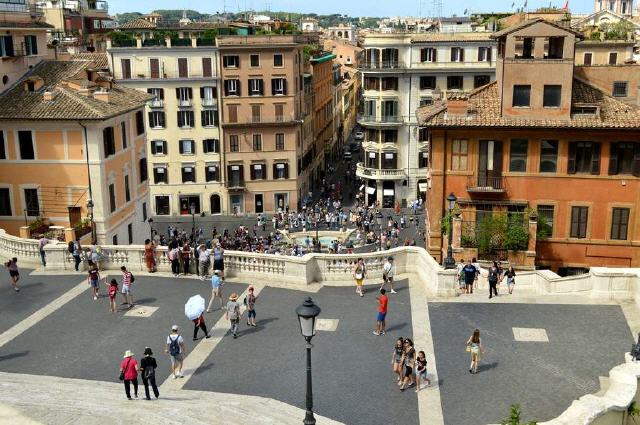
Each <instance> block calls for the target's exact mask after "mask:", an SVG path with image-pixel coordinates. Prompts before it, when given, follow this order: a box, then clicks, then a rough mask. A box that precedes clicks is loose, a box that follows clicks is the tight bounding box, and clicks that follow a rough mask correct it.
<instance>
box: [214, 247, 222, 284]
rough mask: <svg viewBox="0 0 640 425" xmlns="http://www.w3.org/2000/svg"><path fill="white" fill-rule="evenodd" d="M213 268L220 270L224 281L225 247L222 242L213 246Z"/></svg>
mask: <svg viewBox="0 0 640 425" xmlns="http://www.w3.org/2000/svg"><path fill="white" fill-rule="evenodd" d="M213 270H220V277H221V278H222V280H223V281H224V249H223V248H222V246H221V245H220V242H217V243H216V246H215V248H213Z"/></svg>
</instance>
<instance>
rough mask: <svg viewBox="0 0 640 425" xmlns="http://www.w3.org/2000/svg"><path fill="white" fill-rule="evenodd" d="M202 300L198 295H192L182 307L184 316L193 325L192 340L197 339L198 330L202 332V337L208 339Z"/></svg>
mask: <svg viewBox="0 0 640 425" xmlns="http://www.w3.org/2000/svg"><path fill="white" fill-rule="evenodd" d="M202 313H204V298H202V297H201V296H200V295H194V296H193V297H191V298H189V299H188V300H187V303H186V304H185V305H184V314H185V315H186V316H187V319H189V320H191V321H192V322H193V324H194V327H193V340H194V341H196V340H197V339H198V328H200V329H202V330H203V331H204V337H205V338H209V331H207V325H206V324H205V323H204V316H203V314H202Z"/></svg>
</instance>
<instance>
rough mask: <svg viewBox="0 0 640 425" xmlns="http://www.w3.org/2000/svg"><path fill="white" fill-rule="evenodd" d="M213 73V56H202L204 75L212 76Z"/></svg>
mask: <svg viewBox="0 0 640 425" xmlns="http://www.w3.org/2000/svg"><path fill="white" fill-rule="evenodd" d="M212 75H213V72H212V68H211V58H202V76H203V77H211V76H212Z"/></svg>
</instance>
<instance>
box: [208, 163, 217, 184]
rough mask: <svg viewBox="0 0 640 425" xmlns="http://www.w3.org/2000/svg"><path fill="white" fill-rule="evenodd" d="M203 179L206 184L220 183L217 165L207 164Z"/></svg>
mask: <svg viewBox="0 0 640 425" xmlns="http://www.w3.org/2000/svg"><path fill="white" fill-rule="evenodd" d="M205 178H206V180H207V181H208V182H217V181H220V168H219V167H218V165H217V164H208V165H206V166H205Z"/></svg>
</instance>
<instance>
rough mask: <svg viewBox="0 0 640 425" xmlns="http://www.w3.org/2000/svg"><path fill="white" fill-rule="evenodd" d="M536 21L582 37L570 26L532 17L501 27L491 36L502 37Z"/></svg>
mask: <svg viewBox="0 0 640 425" xmlns="http://www.w3.org/2000/svg"><path fill="white" fill-rule="evenodd" d="M538 22H544V23H545V24H547V25H550V26H552V27H556V28H559V29H561V30H563V31H566V32H568V33H572V34H574V35H575V36H577V37H580V38H582V37H583V35H582V33H580V32H578V31H575V30H573V29H571V28H567V27H563V26H562V25H560V24H558V23H557V22H553V21H548V20H546V19H543V18H533V19H527V20H526V21H522V22H519V23H517V24H515V25H512V26H510V27H507V28H505V29H503V30H501V31H498V32H494V33H493V34H492V36H491V38H500V37H503V36H505V35H508V34H511V33H512V32H515V31H519V30H521V29H523V28H527V27H529V26H531V25H534V24H537V23H538Z"/></svg>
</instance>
